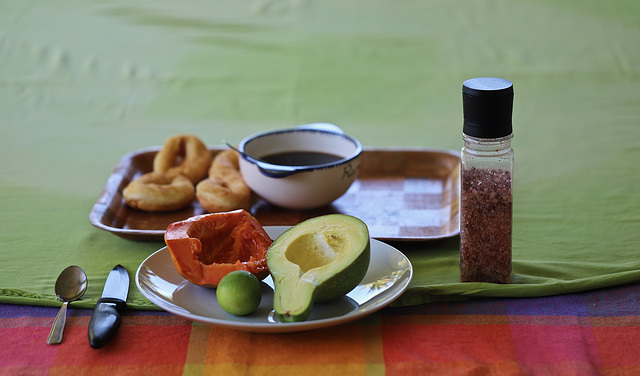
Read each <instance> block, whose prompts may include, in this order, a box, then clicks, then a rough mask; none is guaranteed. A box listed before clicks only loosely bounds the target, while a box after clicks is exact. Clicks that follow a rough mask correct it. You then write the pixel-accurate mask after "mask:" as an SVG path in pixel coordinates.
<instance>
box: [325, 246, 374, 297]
mask: <svg viewBox="0 0 640 376" xmlns="http://www.w3.org/2000/svg"><path fill="white" fill-rule="evenodd" d="M363 259H366V260H363ZM370 260H371V241H368V242H367V245H366V247H365V249H364V250H363V251H362V253H361V254H360V255H359V256H358V257H357V258H356V259H355V260H354V261H353V262H352V263H351V265H349V266H348V267H347V268H346V269H344V270H343V271H341V272H339V273H338V274H336V275H334V276H333V277H331V278H329V279H327V280H326V281H325V282H324V283H323V284H322V285H320V286H319V287H318V288H317V289H316V290H315V291H314V292H313V301H314V302H318V303H322V302H328V301H331V300H335V299H338V298H340V297H342V296H344V295H346V294H347V293H348V292H349V291H351V290H353V289H354V288H355V287H356V286H358V283H360V281H362V279H363V278H364V276H365V274H367V270H368V269H369V262H370ZM346 276H350V277H349V279H353V280H356V281H358V282H357V283H356V284H355V285H354V284H353V283H352V284H350V285H348V284H345V282H344V280H345V279H346Z"/></svg>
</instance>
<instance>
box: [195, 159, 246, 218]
mask: <svg viewBox="0 0 640 376" xmlns="http://www.w3.org/2000/svg"><path fill="white" fill-rule="evenodd" d="M196 198H197V199H198V201H199V202H200V205H202V207H203V208H204V210H206V211H207V212H209V213H218V212H225V211H231V210H236V209H245V210H249V209H250V208H251V188H249V187H248V186H247V184H246V183H245V182H244V179H243V178H242V175H241V174H240V167H239V164H238V153H237V152H236V151H234V150H225V151H223V152H220V153H219V154H218V155H216V157H215V158H214V159H213V162H212V163H211V168H209V177H208V178H206V179H204V180H202V181H201V182H200V183H198V185H197V186H196Z"/></svg>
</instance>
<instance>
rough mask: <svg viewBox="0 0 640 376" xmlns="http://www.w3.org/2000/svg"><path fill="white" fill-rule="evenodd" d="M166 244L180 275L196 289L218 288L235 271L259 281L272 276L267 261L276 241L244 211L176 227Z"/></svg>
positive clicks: (168, 233) (169, 229)
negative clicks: (202, 287) (242, 272)
mask: <svg viewBox="0 0 640 376" xmlns="http://www.w3.org/2000/svg"><path fill="white" fill-rule="evenodd" d="M164 241H165V243H166V244H167V247H168V248H169V251H170V253H171V260H172V261H173V265H174V266H175V267H176V269H177V271H178V273H180V275H181V276H183V277H184V278H185V279H186V280H188V281H190V282H192V283H195V284H196V285H200V286H205V287H217V286H218V283H219V282H220V280H221V279H222V277H224V276H225V275H227V274H229V273H231V272H232V271H234V270H246V271H248V272H249V273H251V274H254V275H255V276H256V277H257V278H258V279H259V280H262V279H264V278H265V277H266V276H267V275H268V274H269V269H268V267H267V259H266V257H267V250H268V249H269V246H271V243H272V242H273V241H272V240H271V238H270V237H269V235H268V234H267V232H266V231H265V230H264V228H263V227H262V225H260V223H259V222H258V221H257V220H256V219H255V218H254V217H253V216H252V215H251V214H249V213H248V212H247V211H245V210H242V209H240V210H234V211H230V212H222V213H213V214H203V215H199V216H195V217H191V218H189V219H186V220H184V221H180V222H175V223H172V224H170V225H169V227H167V231H166V232H165V235H164Z"/></svg>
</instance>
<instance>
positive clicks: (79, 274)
mask: <svg viewBox="0 0 640 376" xmlns="http://www.w3.org/2000/svg"><path fill="white" fill-rule="evenodd" d="M85 291H87V275H86V274H85V272H84V270H82V268H81V267H79V266H75V265H72V266H69V267H67V268H66V269H64V270H63V271H62V273H60V275H59V276H58V279H57V280H56V285H55V292H56V296H57V297H58V299H59V300H60V301H62V307H60V311H58V314H57V315H56V318H55V320H54V321H53V326H52V327H51V332H49V337H48V338H47V344H48V345H53V344H58V343H60V342H62V333H63V332H64V325H65V323H66V320H67V305H68V304H69V302H72V301H74V300H78V299H80V298H81V297H82V296H83V295H84V293H85Z"/></svg>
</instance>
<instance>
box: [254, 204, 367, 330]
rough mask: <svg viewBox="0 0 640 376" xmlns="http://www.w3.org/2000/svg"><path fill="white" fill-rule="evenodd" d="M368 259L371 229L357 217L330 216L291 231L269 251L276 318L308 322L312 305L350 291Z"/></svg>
mask: <svg viewBox="0 0 640 376" xmlns="http://www.w3.org/2000/svg"><path fill="white" fill-rule="evenodd" d="M370 259H371V242H370V239H369V229H368V228H367V225H366V224H365V223H364V222H362V221H361V220H360V219H358V218H355V217H352V216H348V215H343V214H329V215H324V216H320V217H315V218H312V219H308V220H306V221H304V222H301V223H299V224H298V225H296V226H294V227H292V228H290V229H289V230H287V231H285V232H284V233H283V234H282V235H280V236H279V237H278V238H277V239H276V240H275V241H274V242H273V244H272V245H271V247H269V250H268V251H267V265H268V267H269V272H270V273H271V277H272V278H273V282H274V286H275V294H274V298H273V307H274V310H275V312H276V315H277V316H278V318H279V319H280V320H281V321H285V322H287V321H304V320H306V319H307V318H308V317H309V314H310V313H311V307H312V306H313V302H324V301H330V300H334V299H337V298H339V297H341V296H343V295H345V294H347V293H348V292H349V291H351V290H353V289H354V288H355V287H356V286H357V285H358V284H359V283H360V282H361V281H362V279H363V278H364V276H365V274H366V273H367V269H368V268H369V260H370Z"/></svg>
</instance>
